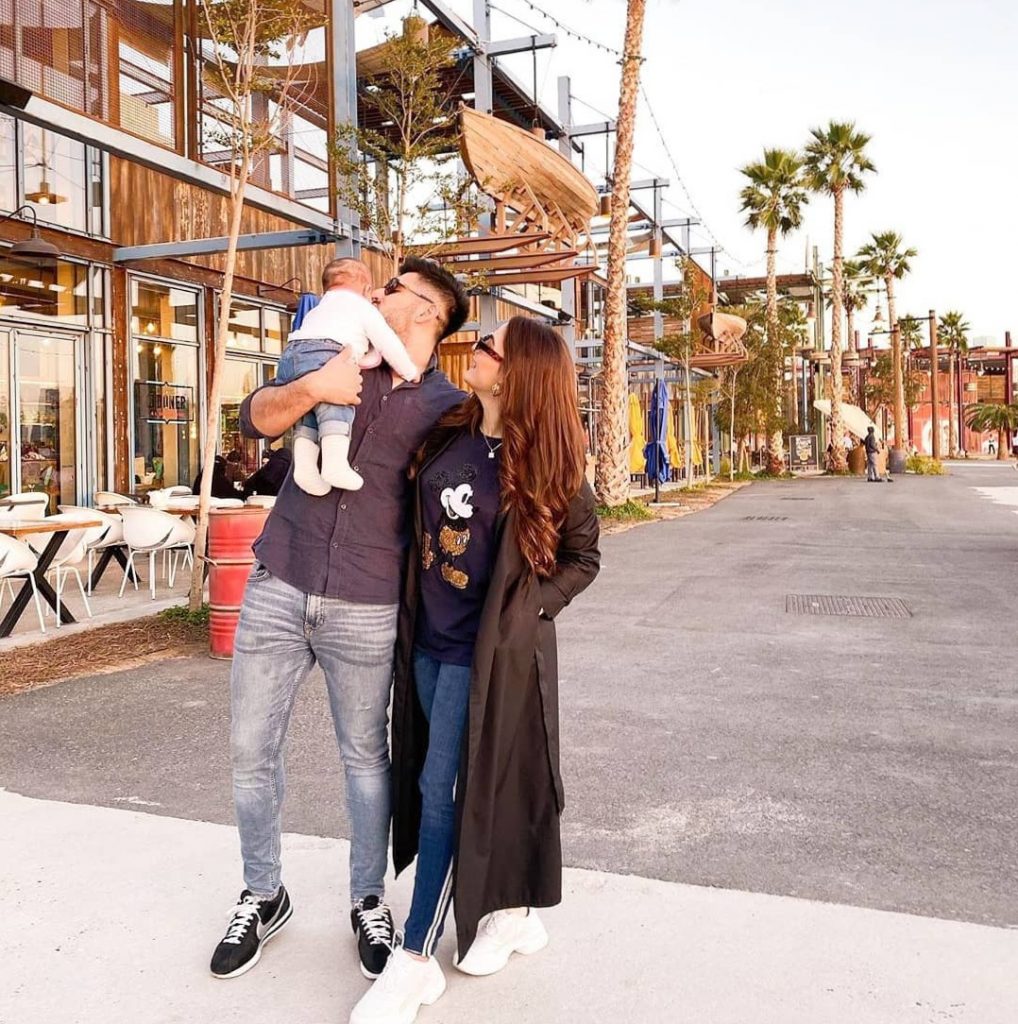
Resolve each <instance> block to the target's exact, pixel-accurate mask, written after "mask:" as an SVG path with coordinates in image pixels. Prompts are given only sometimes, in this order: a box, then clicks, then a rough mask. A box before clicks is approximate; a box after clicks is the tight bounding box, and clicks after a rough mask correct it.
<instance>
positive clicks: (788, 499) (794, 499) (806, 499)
mask: <svg viewBox="0 0 1018 1024" xmlns="http://www.w3.org/2000/svg"><path fill="white" fill-rule="evenodd" d="M781 500H782V501H816V498H782V499H781Z"/></svg>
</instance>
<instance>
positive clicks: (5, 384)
mask: <svg viewBox="0 0 1018 1024" xmlns="http://www.w3.org/2000/svg"><path fill="white" fill-rule="evenodd" d="M10 343H11V336H10V335H9V334H8V333H7V332H6V331H0V498H3V497H5V496H6V495H8V494H10V493H11V391H10V379H11V378H10V372H9V371H10V367H9V359H10Z"/></svg>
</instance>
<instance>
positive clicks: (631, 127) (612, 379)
mask: <svg viewBox="0 0 1018 1024" xmlns="http://www.w3.org/2000/svg"><path fill="white" fill-rule="evenodd" d="M646 6H647V3H646V0H628V7H627V11H626V39H625V45H624V51H625V55H624V56H623V58H622V83H621V87H620V91H619V114H618V119H617V121H616V148H615V168H614V170H613V172H612V195H611V222H610V225H609V229H608V294H607V296H606V299H605V331H604V357H603V369H602V380H603V390H602V392H601V419H600V423H599V424H598V432H597V468H596V471H595V475H594V487H595V490H596V491H597V497H598V501H600V502H601V504H602V505H607V506H609V507H615V506H618V505H622V504H624V503H625V501H626V500H627V499H628V497H629V465H628V459H627V458H626V456H627V449H628V437H627V430H626V399H627V397H628V392H629V374H628V370H627V367H626V341H627V333H628V332H627V326H626V231H627V229H628V227H629V183H630V176H631V174H632V169H633V135H634V132H635V127H636V100H637V95H638V93H639V88H640V62H641V57H640V48H641V43H642V39H643V17H644V13H645V11H646ZM687 387H688V381H687Z"/></svg>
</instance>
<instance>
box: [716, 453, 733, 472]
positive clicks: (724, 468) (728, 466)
mask: <svg viewBox="0 0 1018 1024" xmlns="http://www.w3.org/2000/svg"><path fill="white" fill-rule="evenodd" d="M731 471H732V460H731V459H730V458H729V457H728V456H727V455H725V456H723V457H722V459H721V472H720V473H719V474H718V475H719V476H728V474H729V473H731Z"/></svg>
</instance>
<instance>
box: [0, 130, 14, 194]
mask: <svg viewBox="0 0 1018 1024" xmlns="http://www.w3.org/2000/svg"><path fill="white" fill-rule="evenodd" d="M17 205H18V175H17V147H16V145H15V141H14V118H12V117H3V116H0V210H5V211H10V210H13V209H14V208H15V207H16V206H17Z"/></svg>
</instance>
